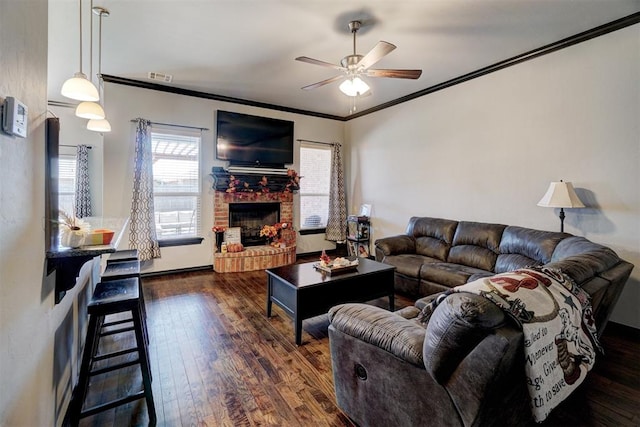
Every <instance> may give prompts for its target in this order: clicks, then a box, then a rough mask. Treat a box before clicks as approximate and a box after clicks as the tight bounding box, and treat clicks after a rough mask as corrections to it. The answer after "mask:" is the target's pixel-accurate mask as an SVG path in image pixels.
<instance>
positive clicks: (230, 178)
mask: <svg viewBox="0 0 640 427" xmlns="http://www.w3.org/2000/svg"><path fill="white" fill-rule="evenodd" d="M256 170H257V171H259V169H258V168H256ZM211 176H212V177H213V179H214V182H213V189H214V190H216V191H224V192H227V193H262V194H266V193H293V192H296V191H298V190H299V189H300V179H301V178H302V177H301V176H300V175H298V173H297V172H296V171H295V170H293V169H288V170H287V174H286V175H271V174H268V173H265V174H260V173H257V174H231V173H229V172H227V171H225V170H224V169H223V168H221V167H215V166H214V167H213V168H212V169H211Z"/></svg>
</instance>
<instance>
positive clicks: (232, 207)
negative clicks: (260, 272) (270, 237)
mask: <svg viewBox="0 0 640 427" xmlns="http://www.w3.org/2000/svg"><path fill="white" fill-rule="evenodd" d="M276 222H280V203H230V204H229V227H240V229H241V231H240V238H241V242H242V244H243V245H245V246H256V245H264V244H266V241H267V240H266V238H264V237H260V229H261V228H262V227H263V226H264V225H273V224H275V223H276Z"/></svg>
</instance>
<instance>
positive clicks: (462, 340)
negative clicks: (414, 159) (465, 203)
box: [329, 217, 633, 426]
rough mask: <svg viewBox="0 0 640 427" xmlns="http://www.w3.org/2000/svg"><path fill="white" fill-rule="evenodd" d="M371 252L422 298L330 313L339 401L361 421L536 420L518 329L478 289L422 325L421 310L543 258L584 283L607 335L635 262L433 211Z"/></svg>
mask: <svg viewBox="0 0 640 427" xmlns="http://www.w3.org/2000/svg"><path fill="white" fill-rule="evenodd" d="M375 251H376V259H377V260H378V261H381V262H384V263H388V264H390V265H393V266H395V267H396V272H395V286H396V290H397V291H398V292H400V293H404V294H407V295H409V296H412V297H414V298H416V303H415V305H414V306H410V307H406V308H404V309H402V310H400V311H398V312H395V313H393V312H389V311H386V310H384V309H382V308H379V307H375V306H371V305H366V304H343V305H339V306H336V307H333V308H332V309H331V310H330V312H329V319H330V322H331V324H330V326H329V338H330V346H331V358H332V364H333V373H334V381H335V389H336V398H337V402H338V405H339V406H340V408H341V409H342V410H344V411H345V413H347V415H349V416H350V417H351V418H352V419H353V420H354V421H355V422H357V423H358V424H359V425H362V426H376V425H380V426H383V425H407V426H409V425H438V426H440V425H455V426H460V425H462V426H485V425H523V424H527V423H529V422H531V417H532V415H531V414H532V410H531V396H530V392H529V391H528V389H527V385H526V378H527V377H526V375H525V355H524V349H523V342H524V336H523V332H522V329H521V328H520V327H519V326H518V325H517V324H516V323H515V322H513V321H512V320H511V319H510V318H509V317H508V316H507V315H505V313H504V311H503V310H501V309H499V308H498V307H497V306H496V305H495V304H494V303H493V302H491V301H489V300H488V299H486V298H484V297H483V296H479V295H475V294H471V293H464V292H463V293H452V294H451V295H448V296H447V297H446V299H443V300H444V301H445V302H446V303H441V304H439V305H437V306H436V308H435V310H434V311H433V313H432V314H431V317H430V318H429V319H428V321H426V322H423V321H420V315H421V314H422V313H423V312H424V309H425V307H426V306H427V305H430V304H429V303H430V302H431V301H432V300H433V298H434V296H436V295H439V294H442V291H447V290H450V289H452V288H453V287H455V286H459V285H464V284H466V283H469V282H474V281H476V279H482V278H491V277H494V275H497V274H500V273H502V274H510V273H509V272H512V271H513V270H518V269H523V268H527V267H534V266H535V267H541V266H545V267H548V268H549V270H553V271H561V272H562V273H564V274H566V276H568V277H569V278H570V280H572V281H573V282H575V283H576V284H577V285H578V287H580V288H582V289H583V290H584V291H586V293H587V294H588V295H589V296H590V299H591V305H592V308H593V318H595V326H596V330H597V334H600V335H601V334H602V332H603V330H604V327H605V325H606V323H607V321H608V319H609V317H610V315H611V312H612V310H613V308H614V306H615V303H616V301H617V299H618V297H619V296H620V293H621V291H622V289H623V287H624V285H625V283H626V281H627V279H628V277H629V275H630V273H631V270H632V269H633V265H632V264H630V263H628V262H626V261H624V260H622V259H620V258H619V257H618V256H617V255H616V253H615V252H614V251H613V250H611V249H609V248H607V247H604V246H602V245H599V244H596V243H593V242H591V241H589V240H587V239H585V238H583V237H577V236H572V235H570V234H567V233H556V232H548V231H541V230H533V229H528V228H523V227H518V226H507V225H502V224H490V223H478V222H466V221H455V220H448V219H441V218H427V217H413V218H411V219H410V221H409V224H408V225H407V228H406V232H405V234H403V235H400V236H393V237H387V238H383V239H379V240H377V241H376V242H375ZM479 281H482V280H479ZM431 306H433V304H431V305H430V307H431ZM595 333H596V332H595V330H594V335H595ZM554 351H555V349H554Z"/></svg>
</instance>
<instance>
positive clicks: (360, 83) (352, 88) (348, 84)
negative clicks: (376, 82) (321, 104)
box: [339, 76, 370, 96]
mask: <svg viewBox="0 0 640 427" xmlns="http://www.w3.org/2000/svg"><path fill="white" fill-rule="evenodd" d="M339 87H340V91H341V92H342V93H344V94H345V95H347V96H361V95H364V94H365V93H367V92H369V89H370V87H369V85H368V84H366V83H365V81H364V80H362V79H361V78H360V77H357V76H356V77H351V78H348V79H347V80H345V81H343V82H342V83H341V84H340V86H339Z"/></svg>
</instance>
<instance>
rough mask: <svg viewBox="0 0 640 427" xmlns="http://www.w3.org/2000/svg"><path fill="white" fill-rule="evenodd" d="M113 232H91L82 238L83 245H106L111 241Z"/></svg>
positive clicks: (103, 230)
mask: <svg viewBox="0 0 640 427" xmlns="http://www.w3.org/2000/svg"><path fill="white" fill-rule="evenodd" d="M113 233H114V232H113V230H107V229H97V230H93V231H92V232H91V233H90V234H87V236H86V237H85V238H84V244H85V245H87V246H91V245H108V244H109V243H111V239H113Z"/></svg>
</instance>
